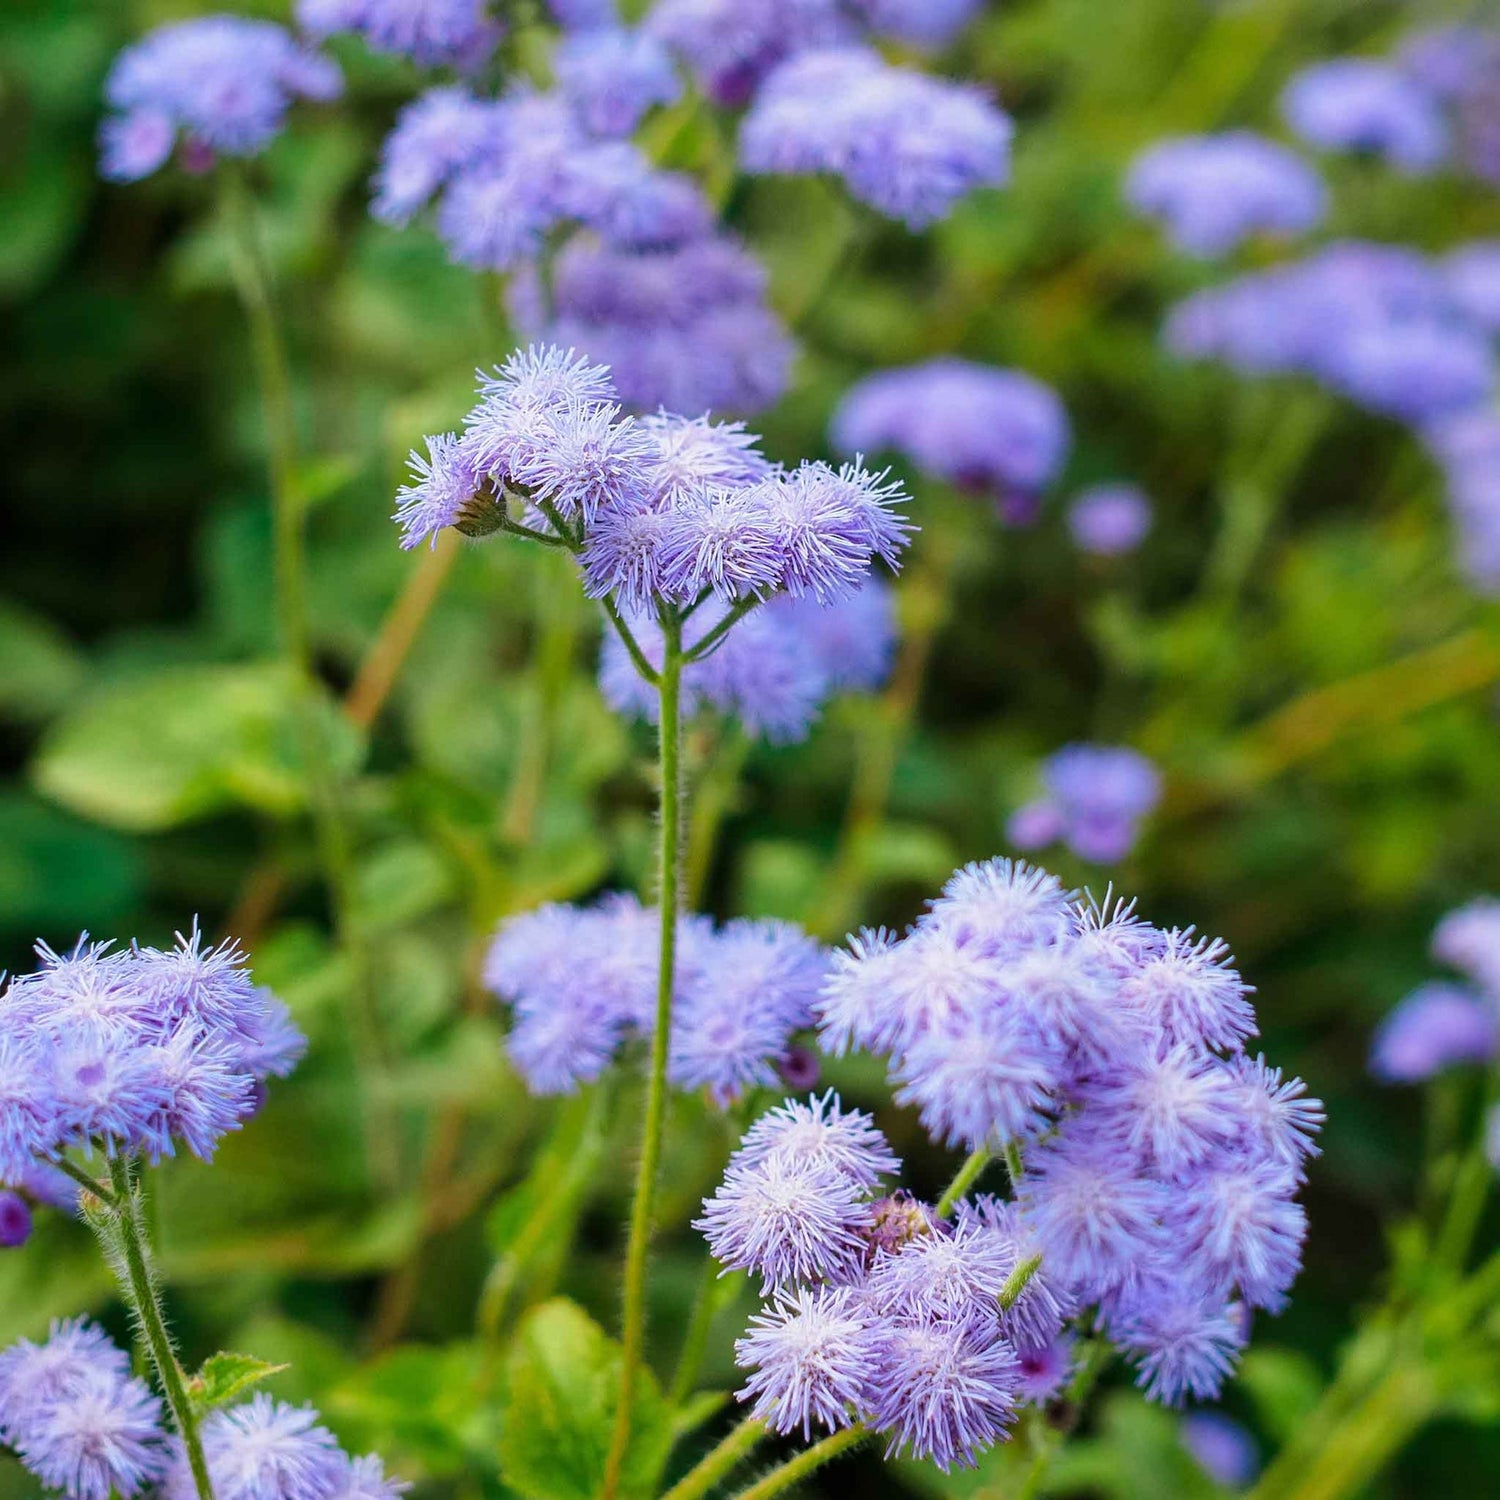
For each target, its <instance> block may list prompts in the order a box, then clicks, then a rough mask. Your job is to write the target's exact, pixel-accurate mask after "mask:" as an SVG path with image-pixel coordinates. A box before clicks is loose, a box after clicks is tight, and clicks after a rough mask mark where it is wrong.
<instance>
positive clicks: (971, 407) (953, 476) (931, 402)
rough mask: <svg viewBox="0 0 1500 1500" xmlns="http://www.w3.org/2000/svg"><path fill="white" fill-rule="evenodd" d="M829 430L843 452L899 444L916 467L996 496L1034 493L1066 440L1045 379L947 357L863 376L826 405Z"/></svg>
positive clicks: (894, 448)
mask: <svg viewBox="0 0 1500 1500" xmlns="http://www.w3.org/2000/svg"><path fill="white" fill-rule="evenodd" d="M831 436H832V438H833V442H834V445H835V446H836V447H838V448H839V449H841V450H842V451H844V452H845V453H854V452H858V451H862V452H865V453H883V452H892V453H900V454H902V455H903V456H904V457H905V458H906V459H908V460H909V461H910V463H911V464H912V465H913V466H914V467H915V468H916V469H918V470H919V471H920V472H921V473H923V474H928V475H931V476H933V477H934V478H938V479H944V480H947V481H948V482H949V483H950V484H954V485H957V486H958V487H960V488H961V489H966V490H976V491H980V492H984V493H989V494H992V495H994V496H996V497H997V499H998V498H1000V497H1003V496H1007V495H1011V494H1015V493H1019V494H1021V495H1025V496H1034V495H1036V494H1039V493H1040V492H1041V491H1042V490H1044V489H1045V488H1046V487H1047V486H1048V485H1049V484H1050V483H1051V482H1052V480H1053V479H1054V478H1056V476H1057V473H1058V471H1059V469H1061V467H1062V465H1063V462H1064V461H1065V459H1066V458H1067V454H1068V448H1069V445H1070V442H1071V436H1070V432H1069V427H1068V417H1067V413H1066V412H1065V411H1064V410H1063V405H1062V402H1061V401H1060V400H1059V399H1058V397H1057V394H1056V393H1055V392H1054V391H1053V390H1052V389H1051V388H1050V387H1049V386H1046V385H1043V384H1042V383H1041V381H1039V380H1035V379H1033V378H1032V377H1031V376H1030V375H1026V374H1023V373H1022V372H1021V371H1019V370H1000V369H994V368H992V367H991V366H988V365H979V364H973V363H971V362H970V361H968V360H961V359H951V358H944V359H935V360H930V361H928V362H927V363H925V364H918V365H908V366H905V367H903V368H901V369H896V370H883V371H879V372H877V373H876V374H874V375H869V376H866V377H865V379H864V380H862V381H860V382H859V383H858V384H856V385H855V386H853V387H852V388H851V389H850V391H849V392H848V393H847V395H845V397H844V400H843V402H842V404H841V405H840V406H839V409H838V410H837V411H836V412H835V413H834V417H833V422H832V425H831Z"/></svg>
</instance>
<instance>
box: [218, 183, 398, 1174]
mask: <svg viewBox="0 0 1500 1500" xmlns="http://www.w3.org/2000/svg"><path fill="white" fill-rule="evenodd" d="M224 183H225V193H226V197H227V201H228V209H229V214H230V217H231V219H232V221H233V227H234V231H235V232H234V237H233V245H234V270H235V282H236V285H237V287H238V289H239V294H240V301H241V304H242V305H243V307H244V310H245V317H246V321H247V322H248V324H249V327H250V338H251V343H252V345H253V347H254V351H255V368H256V377H257V380H258V382H259V385H260V397H261V409H262V413H263V415H264V419H265V424H266V439H267V444H268V447H269V449H270V470H271V499H272V509H273V532H272V537H273V552H274V556H275V571H276V622H277V629H278V631H279V633H280V636H281V647H282V653H283V656H284V659H285V661H286V664H287V668H288V670H289V671H290V673H291V676H292V691H293V717H294V720H295V725H296V732H297V736H298V741H299V745H300V748H301V752H302V759H303V762H304V770H305V772H306V775H307V780H308V793H309V803H310V806H311V810H312V817H313V830H314V838H315V842H316V845H317V849H318V857H319V860H320V862H321V864H322V867H323V875H324V880H325V882H326V884H327V887H328V894H329V899H330V904H331V906H332V908H333V919H334V928H335V933H336V936H337V939H338V942H339V946H340V947H341V948H342V949H343V951H344V953H345V955H346V957H347V959H348V961H349V966H350V969H351V971H352V974H351V980H350V985H349V1009H350V1015H349V1030H350V1040H351V1043H352V1045H353V1047H354V1054H355V1060H356V1062H357V1064H358V1066H359V1072H360V1083H361V1105H362V1111H363V1115H364V1127H365V1145H366V1153H367V1156H368V1158H369V1160H370V1164H371V1166H372V1167H373V1169H374V1170H375V1172H376V1174H377V1176H378V1177H379V1179H380V1181H381V1182H382V1184H383V1186H384V1187H385V1188H386V1189H387V1190H388V1191H389V1190H392V1189H394V1188H395V1187H397V1186H398V1185H399V1182H400V1175H401V1163H400V1156H399V1143H398V1140H397V1135H396V1128H395V1122H394V1121H393V1120H392V1119H391V1118H390V1117H389V1115H388V1112H387V1107H386V1105H385V1102H384V1099H383V1097H382V1096H383V1095H384V1092H385V1089H384V1078H385V1072H386V1060H385V1049H384V1046H383V1044H382V1041H381V1032H380V1021H379V1011H378V1007H377V1005H376V1003H375V975H374V965H373V963H372V961H371V958H370V954H369V951H368V945H367V943H366V941H365V935H364V933H363V931H362V930H361V924H360V922H359V919H358V916H357V902H356V898H355V881H354V859H353V852H352V840H351V837H350V833H349V827H348V821H347V817H346V811H345V807H344V802H343V795H342V788H341V787H340V786H339V779H338V775H337V773H336V771H335V770H334V767H333V764H332V761H331V757H330V755H329V749H328V742H327V736H326V734H325V732H324V725H323V722H322V719H321V716H320V712H319V710H320V707H321V705H320V703H319V701H318V690H317V685H316V676H315V671H314V663H313V655H312V636H311V630H310V627H309V624H308V609H307V558H306V549H305V536H304V520H305V512H306V503H305V499H304V496H303V494H302V489H301V485H300V484H299V482H298V478H297V439H296V422H295V419H294V417H293V414H292V397H291V378H290V375H289V374H288V367H287V359H286V351H285V349H284V348H283V346H282V340H281V330H280V327H279V324H278V321H277V315H276V307H275V303H274V301H273V299H272V296H271V279H270V274H269V272H268V270H267V268H266V265H265V262H264V258H263V256H262V254H261V247H260V236H259V234H258V233H257V228H256V224H255V216H254V205H253V203H252V201H251V197H250V193H249V190H248V188H247V187H246V185H245V182H244V181H243V179H242V177H241V175H240V174H239V173H238V172H236V171H226V172H225V173H224Z"/></svg>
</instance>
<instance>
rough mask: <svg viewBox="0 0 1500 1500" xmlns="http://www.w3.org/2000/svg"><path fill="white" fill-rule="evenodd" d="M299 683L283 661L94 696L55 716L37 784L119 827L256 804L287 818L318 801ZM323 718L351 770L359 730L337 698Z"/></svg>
mask: <svg viewBox="0 0 1500 1500" xmlns="http://www.w3.org/2000/svg"><path fill="white" fill-rule="evenodd" d="M293 694H294V689H293V685H292V680H291V678H290V677H289V676H288V674H287V673H286V672H285V671H283V670H282V669H281V668H280V667H278V666H268V665H261V666H244V667H172V668H167V669H165V670H162V671H158V672H154V673H152V674H151V675H149V676H146V677H143V678H140V679H134V680H132V681H130V682H126V683H120V684H117V685H115V686H114V687H111V688H109V689H106V690H105V691H103V692H101V693H99V694H97V695H96V696H93V697H90V698H87V699H85V700H84V701H83V702H82V703H81V704H80V705H79V706H78V708H77V709H76V710H75V711H74V712H73V713H71V714H69V715H68V716H67V717H65V718H63V719H61V720H59V721H58V722H57V723H56V724H54V725H53V726H52V729H51V731H50V732H49V733H48V735H47V736H46V738H45V739H44V740H43V742H42V746H41V749H40V751H39V752H38V754H37V758H36V760H35V762H34V763H33V765H32V777H33V780H34V781H35V783H36V785H37V787H38V788H39V789H40V790H41V791H42V792H44V793H45V794H46V795H47V796H49V797H52V798H54V799H55V800H56V801H58V802H61V803H62V804H63V805H64V806H65V807H69V808H72V809H73V811H75V812H78V813H81V814H83V815H84V816H85V817H89V818H93V819H95V820H96V821H97V822H100V823H105V824H108V825H109V826H111V827H113V828H125V829H131V830H136V831H139V832H158V831H160V830H162V829H166V828H175V827H178V826H180V825H181V824H184V823H188V822H191V821H193V820H194V819H196V818H201V817H205V816H208V815H210V814H213V813H217V812H221V811H223V810H224V809H226V808H229V807H233V806H235V805H245V806H249V807H252V808H256V809H258V810H260V811H262V812H267V813H271V814H273V815H278V816H285V815H288V814H291V813H294V812H296V811H297V810H298V809H299V808H301V807H302V806H303V805H304V803H305V800H306V794H305V787H304V778H303V776H302V770H301V752H300V746H299V740H300V735H299V732H298V729H297V725H296V722H295V714H296V712H297V710H296V708H295V705H294V698H293ZM317 723H318V727H319V729H320V731H321V732H322V734H323V735H324V740H325V744H326V745H327V747H328V750H329V753H330V757H331V758H332V759H333V760H334V761H335V763H336V764H338V765H339V766H340V767H341V768H343V769H345V770H348V769H352V768H353V767H354V766H355V765H356V764H357V763H358V761H359V757H360V740H359V736H358V734H357V732H356V731H355V730H354V728H353V727H352V726H351V725H350V724H348V723H347V721H345V720H344V719H343V718H342V716H340V715H338V714H337V712H336V710H334V709H333V708H332V706H331V705H326V704H325V705H322V706H321V707H320V710H319V711H318V714H317Z"/></svg>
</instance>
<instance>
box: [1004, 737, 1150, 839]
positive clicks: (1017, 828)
mask: <svg viewBox="0 0 1500 1500" xmlns="http://www.w3.org/2000/svg"><path fill="white" fill-rule="evenodd" d="M1042 780H1043V784H1044V786H1045V788H1046V791H1045V795H1044V796H1042V797H1040V798H1039V799H1037V800H1036V801H1035V802H1028V803H1026V804H1025V805H1024V806H1022V807H1019V808H1017V809H1016V811H1015V813H1014V814H1013V815H1012V816H1011V819H1010V822H1009V823H1008V824H1007V825H1006V833H1007V836H1008V837H1009V839H1010V842H1011V843H1012V844H1014V845H1015V846H1016V847H1017V848H1018V849H1023V850H1025V851H1026V852H1028V853H1030V852H1032V851H1033V850H1036V849H1040V848H1044V847H1045V846H1046V845H1048V844H1051V843H1055V842H1057V841H1058V840H1062V841H1063V842H1064V843H1066V844H1067V846H1068V847H1069V848H1070V849H1071V850H1072V851H1073V852H1074V853H1075V854H1076V855H1077V856H1078V857H1079V858H1080V859H1086V860H1089V861H1091V862H1092V863H1096V864H1115V863H1117V862H1118V861H1119V860H1122V859H1124V858H1125V857H1126V855H1128V854H1129V853H1130V851H1131V849H1132V848H1133V847H1134V846H1135V842H1136V837H1137V834H1138V830H1139V825H1140V823H1141V820H1142V819H1143V818H1145V817H1146V816H1147V815H1148V814H1149V813H1150V812H1151V811H1152V810H1153V809H1154V808H1155V807H1156V804H1157V803H1158V802H1159V801H1160V800H1161V773H1160V772H1159V771H1158V770H1157V769H1156V767H1155V766H1154V765H1153V764H1152V763H1151V762H1150V761H1149V760H1147V759H1146V757H1145V756H1144V755H1141V754H1139V753H1138V752H1137V751H1134V750H1131V749H1128V748H1126V747H1125V746H1123V745H1065V746H1064V747H1063V748H1062V749H1061V750H1059V751H1057V752H1056V753H1055V754H1053V755H1051V756H1049V757H1048V758H1047V760H1046V762H1045V763H1044V764H1043V767H1042Z"/></svg>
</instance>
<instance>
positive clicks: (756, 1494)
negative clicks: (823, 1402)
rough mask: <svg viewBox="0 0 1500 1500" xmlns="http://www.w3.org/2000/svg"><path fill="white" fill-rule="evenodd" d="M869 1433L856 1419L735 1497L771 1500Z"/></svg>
mask: <svg viewBox="0 0 1500 1500" xmlns="http://www.w3.org/2000/svg"><path fill="white" fill-rule="evenodd" d="M869 1435H870V1430H869V1428H867V1427H866V1426H865V1425H864V1424H863V1423H862V1422H856V1423H855V1424H854V1426H853V1427H845V1428H842V1429H840V1430H839V1431H838V1432H834V1433H830V1434H829V1435H828V1436H827V1437H826V1438H824V1439H823V1441H822V1442H820V1443H814V1444H813V1445H812V1447H811V1448H804V1449H803V1450H802V1452H801V1453H799V1454H797V1456H796V1457H795V1458H789V1459H787V1461H786V1462H785V1463H784V1464H778V1465H777V1466H776V1467H775V1468H774V1469H772V1470H771V1472H770V1473H769V1474H767V1475H766V1476H765V1477H764V1478H763V1479H759V1480H757V1481H756V1482H755V1483H754V1484H752V1485H751V1486H750V1488H749V1489H745V1490H741V1491H740V1492H739V1494H738V1495H736V1496H735V1500H771V1496H772V1495H779V1494H780V1493H781V1492H782V1491H783V1490H785V1489H790V1488H791V1487H792V1485H794V1484H796V1483H797V1481H798V1480H799V1479H805V1478H806V1477H807V1476H808V1475H809V1474H811V1473H812V1472H813V1471H814V1470H815V1469H821V1468H822V1467H823V1465H824V1464H826V1463H827V1462H828V1461H829V1459H831V1458H837V1457H838V1456H839V1455H840V1454H841V1453H847V1452H848V1451H849V1450H850V1449H851V1448H857V1447H858V1446H859V1445H860V1444H861V1443H862V1442H864V1440H865V1439H866V1438H867V1437H869Z"/></svg>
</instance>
